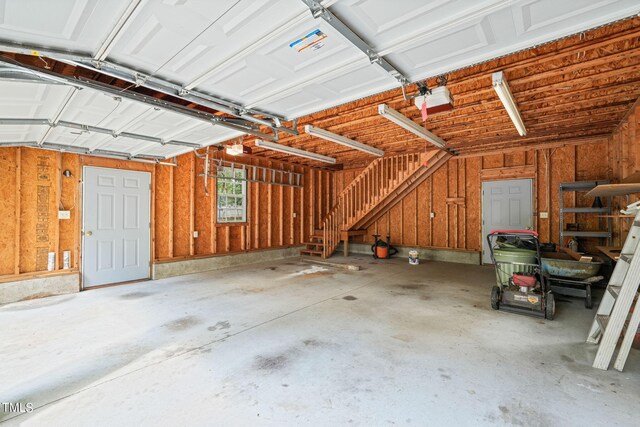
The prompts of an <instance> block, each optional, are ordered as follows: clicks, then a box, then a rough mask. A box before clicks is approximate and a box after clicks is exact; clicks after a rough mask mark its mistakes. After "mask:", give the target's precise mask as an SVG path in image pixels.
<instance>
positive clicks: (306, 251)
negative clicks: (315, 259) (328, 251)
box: [300, 249, 322, 256]
mask: <svg viewBox="0 0 640 427" xmlns="http://www.w3.org/2000/svg"><path fill="white" fill-rule="evenodd" d="M300 255H316V256H322V251H314V250H311V249H302V250H301V251H300Z"/></svg>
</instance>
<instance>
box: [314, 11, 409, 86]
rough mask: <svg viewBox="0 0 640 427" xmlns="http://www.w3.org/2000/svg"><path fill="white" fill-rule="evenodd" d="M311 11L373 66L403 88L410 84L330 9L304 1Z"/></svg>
mask: <svg viewBox="0 0 640 427" xmlns="http://www.w3.org/2000/svg"><path fill="white" fill-rule="evenodd" d="M302 2H303V3H304V4H306V5H307V7H308V8H309V10H310V11H311V15H312V16H313V17H314V18H315V19H318V18H322V19H323V20H324V21H325V22H326V23H327V24H329V25H331V26H332V27H333V28H334V29H335V30H336V31H338V32H339V33H340V34H342V35H343V36H344V37H345V38H346V39H347V40H348V41H349V42H351V44H352V45H353V46H355V47H356V48H358V49H359V50H360V51H361V52H362V53H364V54H365V55H367V57H368V58H369V61H370V62H371V64H375V65H377V66H379V67H380V68H382V69H383V70H384V71H386V72H387V74H389V75H390V76H391V77H393V78H394V79H396V80H397V81H398V83H400V85H401V86H403V87H404V86H406V85H407V84H409V83H410V81H409V79H408V78H407V77H406V76H405V75H404V74H402V73H401V72H400V71H398V69H397V68H396V67H394V66H393V65H391V64H390V63H389V61H387V60H386V59H384V58H383V57H382V56H380V54H378V52H376V51H375V49H373V48H372V47H371V46H369V44H367V42H365V41H364V40H362V38H361V37H360V36H359V35H357V34H356V33H354V32H353V30H352V29H351V28H349V27H348V26H347V25H346V24H345V23H344V22H342V21H341V20H340V19H339V18H338V17H337V16H336V15H334V14H333V13H332V12H331V11H330V10H329V9H327V8H326V7H324V6H322V4H320V2H319V1H316V0H302Z"/></svg>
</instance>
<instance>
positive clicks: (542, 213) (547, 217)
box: [540, 212, 549, 219]
mask: <svg viewBox="0 0 640 427" xmlns="http://www.w3.org/2000/svg"><path fill="white" fill-rule="evenodd" d="M540 218H541V219H549V212H540Z"/></svg>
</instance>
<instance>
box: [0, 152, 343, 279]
mask: <svg viewBox="0 0 640 427" xmlns="http://www.w3.org/2000/svg"><path fill="white" fill-rule="evenodd" d="M230 160H231V159H230ZM233 160H234V161H236V162H248V163H252V164H256V165H258V164H259V165H261V166H268V167H273V168H282V169H286V170H295V171H297V172H302V173H304V188H302V189H294V188H292V187H283V186H277V185H266V184H256V183H250V184H249V185H248V187H247V189H248V199H249V209H248V221H247V222H246V223H243V224H230V225H229V224H224V225H223V224H216V202H215V189H216V185H215V180H213V179H210V180H209V181H210V182H209V196H206V195H205V194H204V181H203V180H204V178H203V177H199V176H198V174H201V173H202V172H203V168H204V163H203V160H200V159H197V158H196V157H195V155H194V154H193V153H188V154H185V155H183V156H180V157H179V158H178V159H177V161H178V166H177V167H171V166H160V165H157V166H156V165H151V164H145V163H140V162H131V161H124V160H113V159H105V158H100V157H91V156H80V155H76V154H70V153H64V154H63V153H58V152H53V151H47V150H38V149H32V148H0V168H1V169H0V170H1V171H2V172H1V174H0V196H1V197H2V201H3V203H2V204H1V205H0V227H1V229H2V230H3V232H2V233H0V281H7V280H17V279H22V278H29V277H32V276H33V275H35V274H42V272H46V270H47V256H48V253H49V252H55V253H56V270H57V272H60V271H61V270H62V266H63V264H62V262H63V261H62V254H63V251H65V250H69V251H71V269H70V270H69V271H71V272H72V271H77V270H78V268H79V265H80V250H81V248H80V242H81V238H80V229H81V218H82V216H81V214H82V212H81V211H82V200H81V197H82V194H81V183H80V181H81V179H82V167H83V166H97V167H110V168H121V169H131V170H139V171H146V172H150V173H151V174H152V183H153V184H152V187H153V188H152V202H151V203H152V209H151V215H152V240H153V241H152V243H153V244H152V248H153V249H152V251H153V253H152V257H153V259H154V260H163V261H169V260H172V259H184V258H189V257H199V256H212V255H217V254H227V253H234V252H241V251H249V250H256V249H268V248H278V247H287V246H293V245H299V244H300V243H301V242H303V241H304V240H306V239H307V238H308V236H309V234H310V233H311V232H312V231H313V229H314V228H317V227H318V226H319V224H320V223H321V220H322V218H323V216H324V215H326V213H327V211H328V209H329V208H330V207H331V206H332V205H333V200H332V198H331V196H332V194H334V191H333V185H334V180H333V179H332V176H331V175H332V172H329V171H325V170H318V169H311V168H308V167H303V166H298V165H292V164H287V163H282V162H277V161H270V160H266V159H256V158H247V157H241V158H234V159H233ZM64 170H69V171H70V172H71V177H63V176H62V171H64ZM58 210H69V211H70V215H71V218H70V219H64V220H59V219H58ZM294 213H295V218H293V216H294ZM193 231H198V234H199V235H198V237H197V238H194V237H193Z"/></svg>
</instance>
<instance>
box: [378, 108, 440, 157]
mask: <svg viewBox="0 0 640 427" xmlns="http://www.w3.org/2000/svg"><path fill="white" fill-rule="evenodd" d="M378 114H380V115H381V116H382V117H384V118H385V119H387V120H389V121H392V122H393V123H395V124H397V125H398V126H400V127H401V128H404V129H406V130H408V131H409V132H411V133H414V134H416V135H418V136H419V137H420V138H422V139H425V140H427V141H429V142H430V143H432V144H433V145H435V146H436V147H438V148H444V146H445V145H446V142H445V140H444V139H442V138H440V137H439V136H438V135H436V134H433V133H431V132H429V131H428V130H426V129H425V128H423V127H422V126H420V125H419V124H417V123H416V122H414V121H413V120H411V119H410V118H408V117H406V116H403V115H402V114H400V113H399V112H397V111H396V110H394V109H393V108H391V107H389V106H388V105H387V104H380V105H378Z"/></svg>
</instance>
